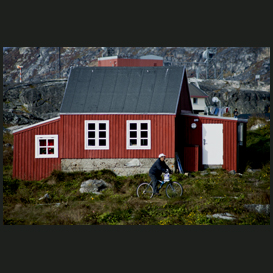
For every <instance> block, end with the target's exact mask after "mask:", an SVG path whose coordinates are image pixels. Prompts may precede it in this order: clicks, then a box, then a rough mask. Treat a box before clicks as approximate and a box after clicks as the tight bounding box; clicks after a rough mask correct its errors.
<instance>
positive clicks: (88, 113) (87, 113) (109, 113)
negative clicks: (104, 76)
mask: <svg viewBox="0 0 273 273" xmlns="http://www.w3.org/2000/svg"><path fill="white" fill-rule="evenodd" d="M60 115H176V113H148V112H146V113H137V112H135V113H111V112H108V113H96V112H95V113H92V112H86V113H60Z"/></svg>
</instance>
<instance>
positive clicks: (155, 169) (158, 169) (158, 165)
mask: <svg viewBox="0 0 273 273" xmlns="http://www.w3.org/2000/svg"><path fill="white" fill-rule="evenodd" d="M166 169H168V170H169V172H170V173H171V169H170V168H169V167H168V166H167V164H166V163H165V161H161V160H160V158H158V159H157V160H156V162H155V163H154V164H153V165H152V167H151V169H150V170H149V174H153V175H155V176H157V177H160V176H161V174H162V173H163V172H166Z"/></svg>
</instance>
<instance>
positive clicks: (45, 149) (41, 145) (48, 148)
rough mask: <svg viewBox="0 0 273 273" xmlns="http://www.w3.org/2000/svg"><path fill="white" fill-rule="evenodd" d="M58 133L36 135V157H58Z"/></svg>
mask: <svg viewBox="0 0 273 273" xmlns="http://www.w3.org/2000/svg"><path fill="white" fill-rule="evenodd" d="M57 157H58V135H35V158H57Z"/></svg>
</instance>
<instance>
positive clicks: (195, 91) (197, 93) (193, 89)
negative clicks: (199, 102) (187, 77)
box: [189, 83, 208, 98]
mask: <svg viewBox="0 0 273 273" xmlns="http://www.w3.org/2000/svg"><path fill="white" fill-rule="evenodd" d="M189 91H190V96H191V97H201V98H206V97H208V95H207V94H206V93H205V92H204V91H202V90H201V89H200V88H198V87H197V86H195V85H194V84H193V83H190V84H189Z"/></svg>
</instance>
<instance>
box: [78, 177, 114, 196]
mask: <svg viewBox="0 0 273 273" xmlns="http://www.w3.org/2000/svg"><path fill="white" fill-rule="evenodd" d="M108 187H112V185H111V184H109V183H106V182H105V181H104V180H102V179H100V180H96V179H95V180H92V179H90V180H87V181H84V182H82V184H81V187H80V192H81V193H95V194H101V191H103V190H105V189H106V188H108Z"/></svg>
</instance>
